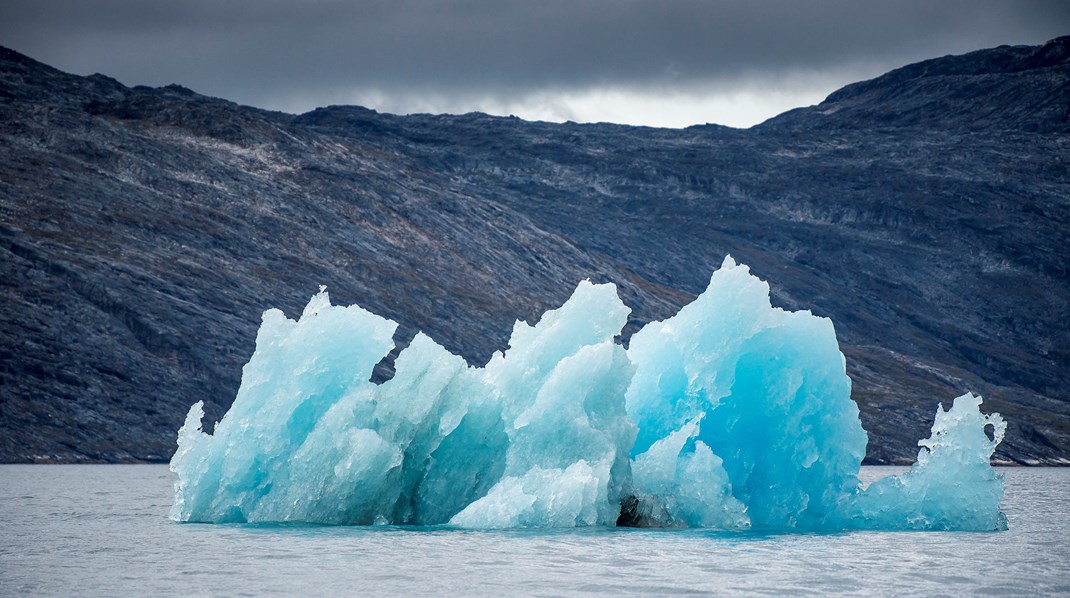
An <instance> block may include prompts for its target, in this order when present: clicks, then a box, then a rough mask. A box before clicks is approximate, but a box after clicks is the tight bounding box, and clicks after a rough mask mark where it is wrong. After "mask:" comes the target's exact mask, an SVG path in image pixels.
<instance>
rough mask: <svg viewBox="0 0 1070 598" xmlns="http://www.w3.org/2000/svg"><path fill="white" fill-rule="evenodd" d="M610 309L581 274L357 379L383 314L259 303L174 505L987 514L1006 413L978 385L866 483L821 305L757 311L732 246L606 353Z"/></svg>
mask: <svg viewBox="0 0 1070 598" xmlns="http://www.w3.org/2000/svg"><path fill="white" fill-rule="evenodd" d="M629 313H630V310H629V309H628V308H627V307H626V306H625V305H624V304H623V303H622V302H621V301H620V299H619V298H618V296H617V293H616V289H615V287H614V286H613V285H611V284H602V285H596V284H592V283H590V282H588V281H584V282H582V283H580V285H579V286H578V287H577V289H576V291H575V293H573V295H572V297H571V298H570V299H569V300H568V301H567V302H566V303H565V304H564V305H563V306H561V307H560V308H559V309H556V310H551V311H549V312H547V313H546V314H544V315H543V316H542V318H541V319H540V321H539V322H538V323H537V324H536V325H534V326H532V325H529V324H527V323H524V322H517V323H516V325H515V326H514V329H513V333H512V337H511V340H510V346H509V349H508V350H507V351H505V352H504V353H496V354H495V355H494V356H493V357H492V358H491V360H490V362H489V363H488V364H487V365H486V366H485V367H483V368H477V367H471V366H469V365H468V364H467V363H466V362H465V361H464V359H462V358H461V357H458V356H456V355H453V354H451V353H449V352H448V351H446V350H445V349H444V348H442V347H441V346H440V345H438V344H437V343H435V342H434V341H433V340H432V339H431V338H429V337H427V336H426V335H423V334H418V335H417V336H416V338H415V339H414V340H413V342H412V343H411V345H410V346H409V347H408V348H406V349H405V350H404V351H402V352H401V354H400V355H399V356H398V358H397V361H396V374H395V376H394V377H393V378H392V379H390V380H388V381H387V382H385V383H383V384H381V385H377V384H374V383H372V382H370V381H369V378H370V376H371V371H372V368H373V367H374V366H375V364H376V363H377V362H378V361H379V360H380V359H381V358H382V357H383V356H384V355H386V354H387V352H388V351H390V349H391V348H392V347H393V341H392V337H393V334H394V331H395V329H396V327H397V324H396V323H394V322H392V321H390V320H387V319H384V318H381V317H379V316H377V315H375V314H372V313H370V312H368V311H365V310H364V309H362V308H360V307H359V306H355V305H353V306H349V307H339V306H332V305H331V304H330V301H329V299H328V297H327V294H326V292H322V291H321V292H320V293H319V294H318V295H316V296H314V297H313V298H312V300H311V301H310V302H309V304H308V306H307V307H306V308H305V310H304V312H303V313H302V315H301V317H300V319H299V320H297V321H293V320H290V319H288V318H286V317H285V316H284V315H283V314H282V313H281V312H280V311H278V310H269V311H267V312H265V314H264V319H263V324H262V326H261V328H260V332H259V334H258V335H257V341H256V351H255V353H254V354H253V357H252V359H251V360H250V361H249V363H248V364H247V365H246V366H245V368H244V370H243V376H242V384H241V388H240V389H239V391H238V395H237V397H236V399H235V401H234V404H233V405H232V407H231V408H230V411H229V412H228V413H227V414H226V416H225V417H224V418H223V419H222V421H220V422H219V424H218V425H217V426H216V427H215V432H214V434H213V435H208V434H205V433H203V432H202V431H201V429H200V428H201V419H202V417H203V412H202V409H201V404H200V403H198V404H196V405H194V406H193V407H192V408H191V409H190V412H189V415H188V416H187V418H186V422H185V425H184V426H183V427H182V429H181V430H180V431H179V438H178V441H179V448H178V451H177V452H176V453H175V456H174V458H173V459H172V461H171V468H172V470H173V471H175V472H176V473H177V474H178V481H177V482H176V484H175V502H174V506H173V508H172V512H171V517H172V518H173V519H175V520H178V521H196V522H283V521H300V522H312V523H330V524H358V525H366V524H377V525H386V524H390V525H399V524H414V525H435V524H449V525H453V526H461V527H471V528H510V527H573V526H592V525H617V524H620V525H630V526H640V527H706V528H718V529H726V530H739V529H770V530H845V529H873V530H898V529H904V530H905V529H921V530H998V529H1006V518H1005V517H1004V516H1003V514H1002V513H1001V512H1000V508H999V503H1000V499H1001V498H1002V495H1003V478H1002V476H999V475H996V473H995V471H994V470H993V469H992V467H991V466H990V465H989V457H990V456H991V454H992V452H993V451H994V450H995V447H996V445H997V444H999V442H1000V441H1001V440H1002V436H1003V433H1004V430H1005V427H1006V425H1005V423H1004V422H1003V420H1002V418H1000V417H999V415H998V414H993V415H984V414H982V413H981V412H980V411H979V405H980V402H981V400H980V398H978V397H974V396H973V395H971V394H967V395H964V396H962V397H959V398H958V399H956V400H955V402H954V405H953V406H952V407H951V409H949V410H947V411H944V410H943V409H942V408H941V409H940V410H939V411H938V412H937V414H936V421H935V423H934V425H933V432H932V436H931V437H930V438H929V439H928V440H925V441H922V442H921V443H920V444H921V445H922V448H921V450H920V452H919V455H918V461H917V463H916V464H915V465H914V466H913V467H912V468H911V469H910V470H909V471H907V472H905V473H903V474H902V475H898V476H893V477H890V478H886V479H884V480H881V481H879V482H877V483H874V484H872V485H870V486H869V487H867V488H865V489H864V490H863V489H862V488H861V485H860V483H859V479H858V472H859V467H860V465H861V462H862V458H863V456H864V455H865V448H866V441H867V438H866V433H865V431H864V430H863V429H862V426H861V423H860V421H859V418H858V407H857V405H856V404H855V403H854V401H852V400H851V397H850V393H851V381H850V379H849V378H848V377H847V374H846V369H845V362H844V358H843V355H842V354H841V353H840V351H839V346H838V344H837V342H836V336H835V331H834V329H833V325H832V322H831V321H830V320H828V319H826V318H820V317H816V316H814V315H813V314H811V313H810V312H808V311H801V312H789V311H784V310H782V309H779V308H773V307H772V306H771V305H770V302H769V287H768V285H767V284H766V283H765V282H763V281H761V280H759V279H758V278H756V277H755V276H753V275H751V273H750V271H749V269H748V268H747V267H746V266H742V265H737V264H736V263H735V262H734V261H733V260H732V258H730V257H728V258H725V261H724V264H722V266H721V268H720V269H719V270H717V271H716V272H714V274H713V276H712V278H711V280H710V285H709V287H708V288H707V290H706V291H705V292H704V293H703V294H701V295H700V296H699V297H698V298H696V299H695V301H693V302H692V303H691V304H689V305H687V306H685V307H683V308H682V309H681V310H680V312H679V313H678V314H677V315H675V316H673V317H672V318H669V319H667V320H665V321H662V322H652V323H650V324H648V325H647V326H646V327H644V328H643V329H642V330H640V331H639V332H637V333H636V334H635V335H634V336H633V337H632V339H631V341H630V344H629V348H628V349H627V350H625V349H624V348H623V347H622V346H620V345H619V344H617V343H616V342H615V341H614V339H615V337H616V336H617V335H618V334H620V332H621V329H622V328H623V327H624V325H625V323H626V322H627V318H628V314H629ZM986 426H989V431H988V432H987V433H986ZM990 435H991V437H990Z"/></svg>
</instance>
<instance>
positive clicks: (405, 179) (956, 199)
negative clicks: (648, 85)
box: [0, 38, 1070, 463]
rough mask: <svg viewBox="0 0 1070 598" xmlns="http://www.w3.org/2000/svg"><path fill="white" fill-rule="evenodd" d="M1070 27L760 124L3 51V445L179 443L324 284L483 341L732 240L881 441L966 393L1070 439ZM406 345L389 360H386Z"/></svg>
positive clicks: (20, 450)
mask: <svg viewBox="0 0 1070 598" xmlns="http://www.w3.org/2000/svg"><path fill="white" fill-rule="evenodd" d="M1068 163H1070V38H1060V39H1057V40H1053V41H1052V42H1050V43H1048V44H1046V45H1044V46H1038V47H1000V48H995V49H992V50H984V51H980V52H975V53H971V54H967V55H964V56H953V57H945V58H939V59H935V60H930V61H926V62H922V63H919V64H915V65H910V66H907V67H904V68H902V69H898V70H896V71H893V72H891V73H888V74H887V75H884V76H882V77H879V78H877V79H874V80H872V81H866V82H862V83H857V84H854V85H850V86H848V87H845V88H844V89H842V90H840V91H837V92H836V93H834V94H832V95H831V96H829V98H828V99H827V100H826V101H825V102H823V103H822V104H820V105H818V106H813V107H809V108H801V109H797V110H793V111H790V112H788V113H786V114H783V115H781V116H779V117H777V118H774V119H772V120H770V121H767V122H765V123H763V124H761V125H759V126H756V127H753V128H751V129H747V130H739V129H730V128H725V127H720V126H713V125H707V126H696V127H691V128H688V129H683V130H669V129H653V128H644V127H627V126H618V125H609V124H597V125H580V124H573V123H566V124H549V123H539V122H525V121H523V120H519V119H516V118H499V117H490V116H487V115H483V114H468V115H463V116H433V115H415V116H394V115H387V114H379V113H376V112H374V111H371V110H367V109H363V108H358V107H329V108H322V109H319V110H315V111H313V112H310V113H307V114H303V115H299V116H294V115H289V114H282V113H277V112H266V111H262V110H257V109H253V108H249V107H243V106H238V105H236V104H233V103H231V102H227V101H225V100H220V99H215V98H208V97H204V96H200V95H198V94H196V93H194V92H192V91H190V90H187V89H184V88H182V87H179V86H168V87H164V88H158V89H154V88H146V87H134V88H128V87H125V86H123V85H122V84H120V83H119V82H117V81H115V80H113V79H110V78H108V77H105V76H102V75H93V76H90V77H78V76H74V75H69V74H65V73H62V72H59V71H57V70H55V69H52V68H50V67H48V66H45V65H43V64H40V63H38V62H35V61H33V60H32V59H30V58H27V57H25V56H22V55H20V54H18V53H16V52H14V51H11V50H6V49H0V256H2V257H0V272H2V276H0V460H2V461H34V460H48V461H159V460H165V459H167V458H169V457H170V454H171V452H173V450H174V438H175V431H176V429H177V428H178V426H179V425H180V424H181V421H182V416H183V415H184V414H185V412H186V409H187V408H188V406H189V405H190V404H191V403H193V402H194V401H197V400H200V399H204V400H205V401H206V403H207V411H208V415H209V418H218V417H220V416H221V415H222V413H223V412H224V411H225V409H226V407H227V406H228V405H229V402H230V401H231V400H232V398H233V396H234V393H235V392H236V390H237V386H238V383H239V380H240V375H241V366H242V364H243V363H244V362H245V361H246V360H247V359H248V357H249V355H250V354H251V353H252V350H253V339H254V335H255V332H256V328H257V325H258V323H259V318H260V313H261V312H262V311H263V310H265V309H267V308H269V307H280V308H282V309H283V310H284V311H286V312H287V313H288V314H291V315H295V314H297V313H299V310H300V308H301V307H302V306H303V304H304V302H305V301H307V299H308V298H309V297H310V296H311V295H312V294H313V293H315V292H316V290H317V287H318V285H320V284H325V285H327V286H328V288H329V290H330V292H331V296H332V298H333V300H334V301H335V302H336V303H352V302H357V303H360V304H361V305H363V306H365V307H367V308H369V309H371V310H373V311H375V312H377V313H380V314H382V315H385V316H388V317H391V318H394V319H396V320H398V321H399V322H401V323H402V330H401V332H400V333H399V335H398V339H397V340H398V342H399V344H402V345H403V344H404V343H406V342H407V340H408V339H409V338H411V336H412V334H414V332H415V331H416V330H424V331H426V332H428V333H429V334H430V335H431V336H432V337H434V338H435V339H437V340H438V341H439V342H441V343H443V344H444V345H445V346H446V347H447V348H448V349H450V350H452V351H454V352H458V353H460V354H463V355H464V356H465V357H467V358H468V359H469V360H470V361H471V362H473V363H480V364H482V363H483V362H485V361H486V360H487V359H488V358H489V356H490V354H491V353H492V352H493V351H495V350H498V349H502V348H504V347H505V345H506V342H507V340H508V334H509V331H510V330H511V326H512V322H513V320H514V319H516V318H522V319H527V320H529V321H530V320H532V319H534V318H537V317H538V315H539V314H541V313H542V311H543V310H545V309H547V308H550V307H554V306H556V305H558V304H559V303H560V302H561V301H563V300H564V299H565V298H567V296H568V295H569V294H570V293H571V291H572V289H573V288H574V287H575V285H576V283H577V282H578V281H579V280H581V279H583V278H586V277H590V278H592V279H594V280H596V281H612V282H615V283H617V285H618V286H619V288H620V292H621V295H622V298H623V299H624V301H625V302H626V303H627V304H628V305H629V306H631V307H632V308H633V309H634V312H633V316H632V322H631V324H630V325H629V330H628V332H631V331H634V330H635V328H636V327H637V326H639V325H641V324H642V323H644V322H646V321H649V320H651V319H659V318H662V317H665V316H667V315H669V314H671V313H672V312H673V311H674V310H675V309H677V308H678V307H679V306H680V305H682V304H684V303H686V302H688V301H689V300H690V299H691V298H692V297H693V296H694V295H695V294H696V293H698V292H700V291H701V290H702V289H703V288H704V287H705V284H706V282H707V281H708V279H709V275H710V273H711V271H712V270H713V269H714V268H715V267H716V266H717V265H718V264H719V263H720V261H721V259H722V258H723V257H724V255H725V254H726V253H731V254H732V255H733V256H734V257H736V258H737V259H738V260H740V261H742V262H744V263H747V264H749V265H750V266H751V267H752V269H753V270H754V272H755V273H757V274H758V275H759V276H761V277H762V278H764V279H767V280H768V281H769V282H770V284H771V286H772V288H773V300H774V303H776V304H778V305H781V306H784V307H787V308H791V309H812V310H813V311H814V312H815V313H817V314H819V315H824V316H828V317H831V318H832V319H833V321H834V322H835V324H836V328H837V332H838V334H839V336H840V339H841V345H842V349H843V351H844V353H845V355H846V357H847V367H848V372H849V374H850V375H851V377H852V378H853V380H854V397H855V399H856V400H857V401H858V403H859V405H860V406H861V408H862V417H863V425H864V426H865V427H866V429H867V430H868V431H869V433H870V450H869V455H868V460H869V462H873V463H878V462H904V461H910V460H912V459H913V457H914V455H915V454H916V451H917V446H916V441H917V440H918V439H919V438H924V437H926V436H927V435H928V426H929V425H930V424H931V421H932V413H933V411H934V409H935V407H936V404H937V403H938V402H940V401H943V402H945V403H947V402H948V401H949V400H950V399H951V398H953V397H954V396H957V395H958V394H961V393H962V392H964V391H966V390H973V391H976V392H980V393H982V394H984V395H985V397H986V409H987V410H998V411H1000V412H1001V413H1003V414H1004V415H1005V416H1006V417H1007V418H1008V419H1009V421H1010V430H1009V433H1008V437H1007V440H1006V441H1005V442H1004V444H1003V445H1002V446H1001V448H1000V450H999V451H998V453H997V458H998V459H1000V460H1004V461H1014V462H1022V463H1037V462H1039V463H1066V462H1068V459H1070V390H1068V387H1070V325H1068V323H1067V322H1068V321H1070V276H1068V274H1070V244H1068V242H1070V172H1068V170H1067V168H1068ZM389 370H390V366H389V363H384V364H382V367H381V368H380V369H379V372H378V375H379V376H380V377H382V376H388V375H389Z"/></svg>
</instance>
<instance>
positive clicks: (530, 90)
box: [0, 0, 1070, 127]
mask: <svg viewBox="0 0 1070 598" xmlns="http://www.w3.org/2000/svg"><path fill="white" fill-rule="evenodd" d="M1066 34H1070V1H1067V0H895V1H887V2H882V1H878V0H823V1H792V0H771V1H767V2H761V1H758V0H749V1H748V0H706V1H699V0H660V1H654V0H650V1H646V2H638V1H633V0H590V1H584V0H565V1H556V0H547V1H539V0H527V1H508V0H458V1H453V2H448V1H444V0H443V1H432V0H366V1H348V2H344V1H339V0H306V1H301V2H297V1H284V0H255V1H254V0H186V1H182V0H170V1H161V0H101V1H97V2H93V1H88V0H0V45H4V46H8V47H10V48H13V49H15V50H18V51H19V52H22V53H24V54H27V55H29V56H31V57H33V58H36V59H37V60H40V61H42V62H45V63H48V64H51V65H52V66H55V67H57V68H60V69H62V70H65V71H68V72H73V73H77V74H81V75H88V74H92V73H95V72H100V73H104V74H106V75H110V76H112V77H115V78H117V79H119V80H120V81H122V82H123V83H125V84H127V85H153V86H157V85H166V84H169V83H179V84H181V85H184V86H186V87H189V88H191V89H193V90H195V91H198V92H200V93H204V94H208V95H213V96H219V97H223V98H227V99H230V100H234V101H237V102H240V103H243V104H250V105H253V106H259V107H263V108H270V109H277V110H284V111H287V112H294V113H299V112H305V111H307V110H311V109H313V108H315V107H317V106H324V105H328V104H359V105H363V106H367V107H370V108H375V109H377V110H380V111H385V112H396V113H410V112H436V113H437V112H450V113H464V112H470V111H474V110H479V111H483V112H488V113H491V114H500V115H508V114H515V115H517V116H520V117H522V118H527V119H532V120H535V119H538V120H552V121H564V120H575V121H578V122H595V121H609V122H620V123H631V124H646V125H652V126H669V127H681V126H687V125H691V124H701V123H706V122H713V123H719V124H727V125H732V126H750V125H752V124H756V123H758V122H761V121H762V120H765V119H766V118H769V117H771V116H774V115H776V114H778V113H780V112H783V111H784V110H787V109H790V108H794V107H797V106H806V105H810V104H815V103H818V102H820V101H821V100H822V99H824V97H825V96H826V95H828V94H829V93H830V92H832V91H834V90H835V89H837V88H839V87H841V86H843V85H844V84H847V83H850V82H853V81H858V80H861V79H868V78H872V77H874V76H877V75H879V74H881V73H884V72H886V71H888V70H890V69H893V68H896V67H899V66H902V65H904V64H908V63H910V62H915V61H918V60H922V59H925V58H932V57H936V56H942V55H945V54H958V53H964V52H968V51H971V50H977V49H981V48H987V47H993V46H998V45H1001V44H1039V43H1043V42H1044V41H1047V40H1048V39H1051V38H1053V37H1057V36H1059V35H1066Z"/></svg>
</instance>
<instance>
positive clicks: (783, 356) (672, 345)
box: [627, 257, 866, 528]
mask: <svg viewBox="0 0 1070 598" xmlns="http://www.w3.org/2000/svg"><path fill="white" fill-rule="evenodd" d="M628 356H629V357H630V358H631V359H632V361H633V362H635V364H636V373H635V377H634V378H633V379H632V384H631V386H630V388H629V389H628V393H627V407H628V414H629V415H630V416H631V417H632V419H633V421H635V423H636V424H637V425H638V427H639V435H638V439H637V441H636V444H635V447H634V448H633V449H632V453H633V454H641V453H642V452H643V451H646V450H647V449H648V448H649V447H651V446H652V445H653V444H654V443H656V442H658V441H659V440H660V439H663V438H667V437H669V436H670V435H671V434H672V432H673V430H676V429H679V428H681V426H683V425H684V424H685V423H687V422H689V421H694V422H697V423H696V424H695V425H697V426H698V427H699V429H698V431H697V432H696V433H695V434H694V436H695V437H696V438H697V439H698V440H700V441H701V442H702V443H703V444H704V445H705V446H706V447H708V449H712V453H713V454H715V455H716V456H718V457H720V460H721V462H722V466H723V470H724V471H725V472H727V479H728V480H729V481H730V482H731V492H732V495H733V496H734V497H735V498H737V499H739V501H741V502H742V503H743V504H745V505H746V506H747V514H748V517H749V519H750V521H751V523H752V524H753V525H754V526H755V527H765V528H792V527H800V528H820V527H823V526H824V525H825V523H826V521H827V520H828V519H829V518H830V517H831V516H832V514H834V513H835V512H836V511H837V510H838V509H839V507H840V505H841V503H842V502H843V501H845V500H847V499H848V498H849V497H850V496H851V495H852V494H853V493H854V491H855V488H856V487H857V486H858V479H857V473H858V469H859V466H860V465H861V462H862V458H863V457H864V456H865V449H866V433H865V431H864V430H863V429H862V424H861V422H860V421H859V418H858V406H857V405H856V404H855V403H854V401H852V400H851V380H850V378H848V377H847V372H846V368H845V362H844V359H843V355H842V354H841V353H840V350H839V345H838V344H837V342H836V334H835V331H834V330H833V327H832V322H831V321H830V320H828V319H827V318H819V317H817V316H814V315H812V314H811V313H810V312H808V311H801V312H786V311H784V310H782V309H779V308H774V307H772V306H771V305H770V303H769V285H768V284H766V283H765V282H764V281H761V280H759V279H758V278H756V277H754V276H753V275H751V274H750V271H749V269H748V268H747V267H746V266H740V265H736V263H735V261H734V260H732V258H731V257H726V258H725V261H724V264H723V265H722V266H721V268H720V269H719V270H717V271H716V272H714V274H713V276H712V277H711V279H710V284H709V287H708V288H707V289H706V291H705V292H704V293H702V294H701V295H699V297H698V298H697V299H695V300H694V301H693V302H692V303H690V304H689V305H686V306H684V308H683V309H681V310H680V312H679V313H678V314H676V315H675V316H673V317H672V318H669V319H668V320H665V321H664V322H652V323H650V324H648V325H647V326H646V327H644V328H643V329H642V330H640V331H639V332H638V333H636V334H635V335H634V336H633V337H632V340H631V344H630V347H629V349H628ZM697 417H701V418H702V419H701V420H696V419H695V418H697ZM694 446H698V444H697V443H695V445H694ZM690 452H691V451H687V452H685V453H684V455H683V456H682V457H681V458H684V457H686V456H687V455H688V454H690ZM715 470H720V468H715Z"/></svg>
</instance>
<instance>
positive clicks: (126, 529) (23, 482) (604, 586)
mask: <svg viewBox="0 0 1070 598" xmlns="http://www.w3.org/2000/svg"><path fill="white" fill-rule="evenodd" d="M892 471H894V470H893V469H891V468H864V470H863V474H864V476H865V477H868V478H874V477H879V476H882V475H886V474H887V473H890V472H892ZM1002 471H1003V472H1004V473H1005V474H1006V476H1007V493H1006V496H1005V497H1004V502H1003V508H1004V511H1005V512H1006V513H1007V517H1008V519H1009V520H1010V531H1007V532H1000V533H947V532H941V533H930V532H893V533H888V532H852V533H839V534H797V535H786V534H781V535H769V534H741V533H716V532H703V531H690V530H688V531H645V530H626V529H594V530H591V529H587V530H576V531H573V530H570V531H560V532H557V531H554V532H546V531H494V532H482V531H481V532H474V531H459V530H447V529H426V528H425V529H404V528H345V527H284V526H272V527H263V526H260V527H257V526H246V525H201V524H177V523H174V522H172V521H170V520H169V519H167V512H168V509H169V508H170V505H171V484H172V475H171V473H170V472H169V471H167V468H166V467H165V466H154V465H130V466H124V465H73V466H59V465H53V466H44V465H25V466H23V465H4V466H0V596H24V595H54V596H70V595H77V596H96V595H111V596H114V595H153V596H156V595H206V596H210V595H225V596H237V595H248V596H260V595H264V594H314V595H361V596H369V595H399V594H401V595H413V594H420V595H443V594H449V595H492V596H504V595H510V596H512V595H532V596H559V595H570V594H609V595H619V594H628V595H647V596H653V595H656V596H662V595H675V594H725V593H747V594H791V595H794V594H827V593H829V592H834V593H838V594H865V595H872V594H880V595H893V594H894V595H901V594H910V595H920V594H926V595H962V594H989V595H992V594H995V595H1038V594H1040V595H1060V594H1062V595H1070V468H1061V469H1057V468H1036V469H1009V468H1008V469H1004V470H1002Z"/></svg>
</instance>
